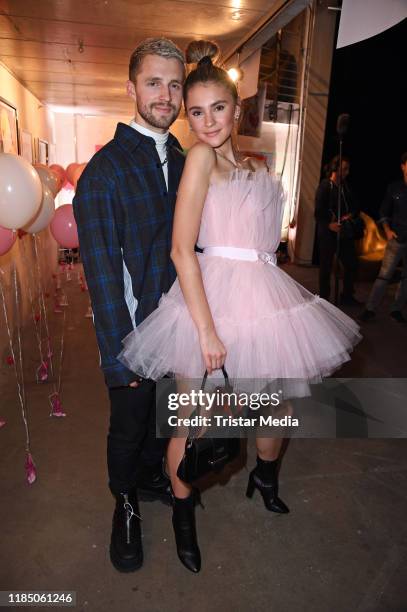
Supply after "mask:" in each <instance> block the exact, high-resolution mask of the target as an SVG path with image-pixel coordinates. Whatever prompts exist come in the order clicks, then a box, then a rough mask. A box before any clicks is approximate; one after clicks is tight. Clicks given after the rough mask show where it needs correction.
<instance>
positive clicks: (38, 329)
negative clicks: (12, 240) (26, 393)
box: [21, 240, 44, 363]
mask: <svg viewBox="0 0 407 612" xmlns="http://www.w3.org/2000/svg"><path fill="white" fill-rule="evenodd" d="M21 252H22V254H23V260H24V267H25V269H26V270H28V269H29V268H28V262H27V253H26V248H25V242H24V240H23V241H22V249H21ZM27 287H28V297H29V300H30V307H31V315H32V319H33V322H34V331H35V336H36V338H37V343H38V350H39V353H40V360H41V363H43V361H44V355H43V351H42V334H41V318H40V320H39V321H37V320H36V318H35V310H34V298H33V294H32V290H31V282H30V278H29V279H28V282H27Z"/></svg>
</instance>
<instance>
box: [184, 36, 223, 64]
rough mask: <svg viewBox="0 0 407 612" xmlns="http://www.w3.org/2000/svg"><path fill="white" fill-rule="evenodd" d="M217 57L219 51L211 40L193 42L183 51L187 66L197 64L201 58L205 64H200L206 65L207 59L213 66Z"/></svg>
mask: <svg viewBox="0 0 407 612" xmlns="http://www.w3.org/2000/svg"><path fill="white" fill-rule="evenodd" d="M219 57H220V49H219V47H218V45H217V44H216V43H215V42H213V41H212V40H193V41H192V42H190V43H189V45H188V47H187V49H186V51H185V59H186V61H187V64H198V62H200V61H201V60H202V59H203V58H205V62H202V63H207V60H206V58H209V59H210V60H211V61H212V63H213V64H215V63H216V61H217V60H218V59H219ZM208 63H209V62H208Z"/></svg>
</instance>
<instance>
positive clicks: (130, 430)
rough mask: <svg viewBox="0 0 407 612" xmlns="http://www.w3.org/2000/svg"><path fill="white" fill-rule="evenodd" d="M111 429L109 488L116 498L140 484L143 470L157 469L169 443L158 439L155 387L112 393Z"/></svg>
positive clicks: (145, 384)
mask: <svg viewBox="0 0 407 612" xmlns="http://www.w3.org/2000/svg"><path fill="white" fill-rule="evenodd" d="M109 397H110V408H111V413H110V427H109V434H108V437H107V467H108V472H109V486H110V489H111V491H112V493H113V494H118V493H124V492H126V491H129V490H130V489H131V488H132V487H134V486H135V485H136V484H137V479H138V477H139V475H140V472H141V470H142V469H143V467H144V466H153V465H157V464H158V463H159V462H160V461H161V460H162V458H163V456H164V453H165V449H166V446H167V443H168V440H166V439H164V438H162V439H160V438H156V436H155V431H156V424H155V383H154V382H153V381H151V380H145V381H144V382H142V383H141V384H140V386H139V387H136V388H132V387H116V388H111V389H109Z"/></svg>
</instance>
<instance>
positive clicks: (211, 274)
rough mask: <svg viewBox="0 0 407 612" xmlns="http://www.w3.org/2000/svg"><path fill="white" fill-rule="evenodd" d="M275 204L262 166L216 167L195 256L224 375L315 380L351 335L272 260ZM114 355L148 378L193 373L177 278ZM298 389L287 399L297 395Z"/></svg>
mask: <svg viewBox="0 0 407 612" xmlns="http://www.w3.org/2000/svg"><path fill="white" fill-rule="evenodd" d="M283 205H284V193H283V190H282V187H281V183H280V181H278V180H277V179H276V178H275V177H274V176H273V175H271V174H270V173H269V172H268V171H267V170H266V169H264V170H257V171H256V172H253V171H251V170H245V169H236V170H233V171H231V172H229V173H225V174H224V175H222V178H221V179H220V180H219V179H218V180H217V182H214V183H212V184H210V186H209V190H208V194H207V197H206V200H205V205H204V208H203V213H202V221H201V227H200V232H199V240H198V245H199V247H201V248H202V249H204V252H203V253H202V254H200V253H198V254H197V257H198V261H199V264H200V267H201V271H202V279H203V284H204V287H205V292H206V296H207V299H208V303H209V306H210V309H211V312H212V316H213V320H214V323H215V328H216V332H217V334H218V336H219V338H220V339H221V340H222V342H223V343H224V345H225V347H226V350H227V356H226V362H225V367H226V370H227V372H228V374H229V377H230V378H231V379H232V380H234V381H235V380H237V379H261V380H263V381H264V380H266V381H273V380H276V379H301V380H303V381H304V382H305V381H308V382H320V381H321V379H322V377H325V376H328V375H330V374H332V372H334V370H336V369H337V368H338V367H339V366H340V365H341V364H343V363H344V362H346V361H348V360H349V359H350V356H349V353H350V351H351V350H352V349H353V347H354V345H355V344H356V343H357V342H358V341H359V340H360V339H361V335H360V334H359V327H358V325H357V324H356V323H355V322H354V321H353V320H352V319H351V318H350V317H348V316H347V315H346V314H344V313H343V312H342V311H341V310H339V309H338V308H336V307H335V306H333V305H332V304H330V303H329V302H327V301H326V300H324V299H322V298H320V297H319V296H318V295H313V294H312V293H310V292H309V291H308V290H307V289H305V288H304V287H302V286H301V285H300V284H298V283H297V282H296V281H295V280H293V279H292V278H291V277H290V276H289V275H288V274H286V273H285V272H284V271H283V270H281V269H280V268H278V267H277V265H276V256H275V251H276V249H277V248H278V245H279V242H280V235H281V224H282V215H283ZM119 359H120V361H121V362H123V363H124V364H125V365H126V366H127V367H128V368H129V369H131V370H133V371H134V372H135V373H137V374H139V375H141V376H143V377H146V378H151V379H153V380H158V379H159V378H161V377H162V376H163V375H166V374H174V375H177V376H181V377H184V378H196V379H198V378H199V379H200V378H202V376H203V373H204V371H205V364H204V360H203V357H202V353H201V349H200V344H199V338H198V332H197V330H196V327H195V324H194V322H193V320H192V318H191V316H190V313H189V311H188V308H187V306H186V304H185V301H184V297H183V294H182V291H181V288H180V285H179V282H178V280H176V281H175V283H174V284H173V285H172V287H171V289H170V291H169V292H168V293H167V294H165V295H163V296H162V298H161V300H160V302H159V305H158V308H157V309H156V310H155V311H154V312H152V313H151V314H150V316H148V317H147V318H146V319H145V320H144V321H143V322H142V323H141V324H140V325H139V326H138V327H137V329H136V330H134V331H133V332H131V333H130V334H129V335H128V336H126V338H124V340H123V350H122V352H121V353H120V355H119ZM217 376H218V377H220V376H221V374H220V373H218V374H217ZM300 389H302V390H300V391H299V392H298V386H297V387H296V391H295V390H294V391H293V390H292V393H291V396H298V395H299V396H301V395H306V394H307V391H306V390H305V391H304V387H300ZM289 395H290V394H289Z"/></svg>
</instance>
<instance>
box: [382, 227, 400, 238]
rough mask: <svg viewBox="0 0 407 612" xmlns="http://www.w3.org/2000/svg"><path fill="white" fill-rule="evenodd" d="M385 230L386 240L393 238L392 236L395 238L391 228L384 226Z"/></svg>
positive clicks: (395, 235)
mask: <svg viewBox="0 0 407 612" xmlns="http://www.w3.org/2000/svg"><path fill="white" fill-rule="evenodd" d="M385 232H386V238H387V240H393V238H397V234H396V232H393V230H392V229H390V228H387V227H386V229H385Z"/></svg>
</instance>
